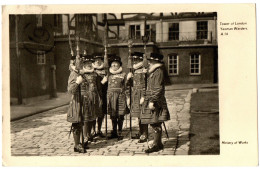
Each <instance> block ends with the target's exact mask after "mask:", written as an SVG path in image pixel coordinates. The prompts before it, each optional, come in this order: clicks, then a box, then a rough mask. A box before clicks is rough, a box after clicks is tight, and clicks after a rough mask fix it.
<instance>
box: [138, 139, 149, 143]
mask: <svg viewBox="0 0 260 169" xmlns="http://www.w3.org/2000/svg"><path fill="white" fill-rule="evenodd" d="M146 141H147V138H146V139H139V140H138V142H137V143H145V142H146Z"/></svg>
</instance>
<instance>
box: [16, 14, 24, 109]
mask: <svg viewBox="0 0 260 169" xmlns="http://www.w3.org/2000/svg"><path fill="white" fill-rule="evenodd" d="M18 20H19V18H18V15H16V16H15V37H16V43H15V46H16V56H17V98H18V104H22V103H23V98H22V91H21V63H20V51H19V38H18V31H19V30H18Z"/></svg>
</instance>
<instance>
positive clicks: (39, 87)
mask: <svg viewBox="0 0 260 169" xmlns="http://www.w3.org/2000/svg"><path fill="white" fill-rule="evenodd" d="M9 25H10V26H9V30H10V31H9V34H10V36H9V37H10V89H11V91H10V93H11V103H14V104H15V103H19V104H22V103H27V102H30V100H37V98H39V99H46V98H49V97H55V96H56V92H66V91H67V79H68V76H69V69H68V65H69V62H70V57H71V51H73V52H74V54H76V44H78V45H79V47H80V53H81V54H83V53H84V52H85V53H89V54H92V53H94V52H103V51H104V45H105V44H106V45H107V46H108V54H109V53H115V54H117V55H119V56H120V57H121V59H122V62H123V69H124V71H126V72H127V71H128V69H127V61H128V55H129V53H128V51H129V48H128V40H129V39H131V40H133V47H132V52H144V42H143V40H142V39H143V37H144V35H146V36H147V37H149V39H148V42H147V43H146V54H147V55H149V54H150V53H151V52H158V53H161V54H163V55H164V63H165V74H166V76H168V77H169V78H167V79H169V83H172V84H176V83H217V81H218V52H217V51H218V45H217V28H216V27H217V13H215V12H211V13H203V12H199V13H194V12H189V13H187V12H185V13H169V14H168V13H150V14H147V13H120V14H114V13H108V14H102V13H100V14H50V15H10V17H9ZM76 37H78V39H77V38H76Z"/></svg>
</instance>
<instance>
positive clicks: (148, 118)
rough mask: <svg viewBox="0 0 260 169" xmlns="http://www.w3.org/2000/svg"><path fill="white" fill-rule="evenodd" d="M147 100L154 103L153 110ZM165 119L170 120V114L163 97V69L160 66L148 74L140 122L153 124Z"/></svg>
mask: <svg viewBox="0 0 260 169" xmlns="http://www.w3.org/2000/svg"><path fill="white" fill-rule="evenodd" d="M149 102H153V103H154V107H155V110H150V109H149V106H148V105H149ZM167 120H170V114H169V111H168V108H167V103H166V99H165V86H164V75H163V69H162V67H161V66H160V67H158V68H156V69H155V70H154V71H153V72H151V73H149V74H148V78H147V89H146V91H145V101H144V103H143V112H142V113H141V123H142V124H154V123H159V122H164V121H167Z"/></svg>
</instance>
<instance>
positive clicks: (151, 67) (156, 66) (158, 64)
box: [149, 63, 163, 73]
mask: <svg viewBox="0 0 260 169" xmlns="http://www.w3.org/2000/svg"><path fill="white" fill-rule="evenodd" d="M162 66H163V64H161V63H156V64H154V65H150V67H149V73H153V72H154V71H155V70H156V69H157V68H159V67H162Z"/></svg>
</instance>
